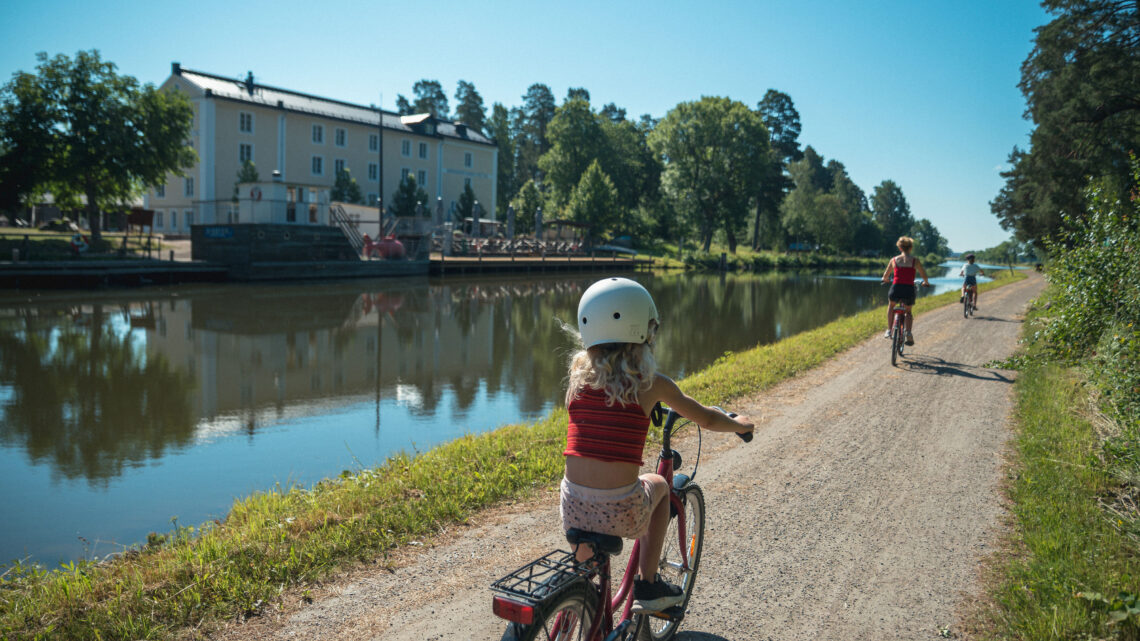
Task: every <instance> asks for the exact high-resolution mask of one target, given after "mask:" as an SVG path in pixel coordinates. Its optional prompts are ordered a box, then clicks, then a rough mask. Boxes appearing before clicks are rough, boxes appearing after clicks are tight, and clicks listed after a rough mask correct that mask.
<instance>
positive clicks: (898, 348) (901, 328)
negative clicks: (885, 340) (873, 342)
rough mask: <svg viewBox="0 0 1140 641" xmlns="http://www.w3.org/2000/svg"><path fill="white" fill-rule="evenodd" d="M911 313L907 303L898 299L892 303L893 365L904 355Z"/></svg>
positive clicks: (896, 364) (895, 365)
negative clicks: (907, 321)
mask: <svg viewBox="0 0 1140 641" xmlns="http://www.w3.org/2000/svg"><path fill="white" fill-rule="evenodd" d="M883 284H884V285H885V284H886V283H883ZM910 315H911V312H910V307H908V306H907V304H906V303H904V302H902V301H898V300H896V301H894V302H892V303H891V336H890V338H891V365H892V366H894V367H897V366H898V359H900V358H902V356H903V346H904V345H905V344H906V318H907V316H910Z"/></svg>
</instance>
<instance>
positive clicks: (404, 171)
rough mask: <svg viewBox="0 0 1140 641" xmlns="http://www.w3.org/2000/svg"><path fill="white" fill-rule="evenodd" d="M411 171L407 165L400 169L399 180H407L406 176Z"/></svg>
mask: <svg viewBox="0 0 1140 641" xmlns="http://www.w3.org/2000/svg"><path fill="white" fill-rule="evenodd" d="M411 173H412V170H411V169H408V168H407V167H404V168H403V169H401V170H400V181H401V182H403V181H405V180H407V179H408V176H409V175H410V174H411Z"/></svg>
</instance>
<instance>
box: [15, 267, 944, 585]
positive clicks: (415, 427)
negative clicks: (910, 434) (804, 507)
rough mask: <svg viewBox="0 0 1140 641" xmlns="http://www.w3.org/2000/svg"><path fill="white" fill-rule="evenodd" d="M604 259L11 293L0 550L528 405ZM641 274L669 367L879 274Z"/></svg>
mask: <svg viewBox="0 0 1140 641" xmlns="http://www.w3.org/2000/svg"><path fill="white" fill-rule="evenodd" d="M947 272H948V273H951V274H953V276H954V277H948V278H944V279H935V280H936V283H940V286H941V287H942V288H943V289H945V288H954V287H957V286H958V284H959V283H960V280H959V279H958V278H956V275H957V272H958V268H957V267H956V266H949V268H948V269H947ZM605 275H606V274H602V273H594V274H588V275H574V276H549V275H541V276H534V275H528V276H522V277H515V276H493V277H486V276H484V277H454V278H453V277H448V278H446V279H428V278H426V277H425V278H422V279H412V280H402V281H393V280H378V281H360V280H354V281H347V282H333V283H320V284H312V283H306V284H299V285H297V284H283V285H224V286H214V285H211V286H194V287H189V286H188V287H180V288H169V289H146V290H127V291H117V292H96V293H70V294H58V293H47V292H41V293H39V294H37V293H35V292H31V293H29V292H8V293H5V294H4V295H2V296H0V522H2V523H3V527H0V565H2V564H4V563H8V562H11V561H13V560H16V559H20V560H31V561H37V562H41V563H44V564H46V565H49V566H50V565H54V564H56V563H58V562H60V561H66V560H70V559H75V558H96V557H103V556H106V555H108V554H113V553H117V552H121V551H122V550H124V549H125V548H126V547H128V546H131V545H135V544H138V543H139V542H141V541H145V540H146V537H147V534H148V533H149V532H159V533H163V532H166V531H169V530H170V529H171V528H172V526H173V523H174V522H175V521H176V522H177V524H179V525H194V526H197V525H198V524H200V523H202V522H205V521H207V520H211V519H221V518H224V517H225V515H226V513H227V511H228V509H229V507H230V505H231V504H232V502H233V500H234V499H235V498H237V497H240V496H243V495H247V494H249V493H252V492H256V491H260V490H266V489H271V488H274V487H289V486H292V485H298V484H299V485H310V484H312V483H315V482H316V481H319V480H320V479H322V478H327V477H330V476H335V475H337V474H340V473H341V472H342V471H344V470H350V471H351V470H358V469H361V468H364V467H370V466H374V465H377V464H379V463H382V462H383V461H384V460H385V458H387V457H388V456H389V455H391V454H393V453H395V452H397V451H401V450H403V451H407V452H422V451H424V450H427V449H429V448H431V447H432V446H434V445H437V444H439V443H442V442H445V441H448V440H451V439H454V438H456V437H458V436H461V435H463V434H466V433H472V432H481V431H485V430H491V429H494V428H496V427H498V426H501V425H504V424H508V423H516V422H521V421H528V420H532V419H535V418H538V417H540V416H542V415H544V414H545V413H547V412H548V411H550V409H551V408H553V407H554V406H555V405H556V404H559V403H560V402H561V397H562V394H563V391H564V387H563V385H564V381H563V379H564V376H565V371H566V357H567V355H568V353H569V350H570V349H571V343H570V341H569V340H568V338H567V337H566V335H565V333H564V332H563V331H562V329H561V328H560V326H559V324H558V322H557V321H556V319H562V320H565V321H568V322H572V321H573V317H574V314H575V310H576V308H577V303H578V298H579V296H580V295H581V292H582V291H583V290H584V289H585V288H586V287H588V286H589V285H590V283H592V282H594V281H595V280H597V279H599V278H602V277H604V276H605ZM621 275H629V274H621ZM635 277H636V278H637V279H638V280H639V281H641V282H642V283H644V284H645V285H646V286H647V287H648V289H649V290H650V291H651V292H652V293H653V296H654V298H655V299H656V301H657V305H658V308H659V309H660V310H661V313H662V316H663V324H662V330H661V334H660V343H659V348H658V357H659V358H658V360H659V366H660V368H661V370H662V371H663V372H665V373H667V374H670V375H672V376H674V377H675V378H681V377H684V376H685V375H686V374H687V373H689V372H693V371H696V370H699V369H701V368H703V367H705V366H707V365H708V364H709V363H711V362H712V361H713V360H715V359H716V358H717V357H719V356H721V355H722V354H724V353H725V352H727V351H739V350H744V349H748V348H750V347H753V346H755V345H757V344H762V343H771V342H773V341H776V340H779V339H781V338H784V337H786V336H790V335H792V334H795V333H797V332H801V331H804V330H807V329H811V328H813V327H817V326H820V325H823V324H825V323H827V322H829V321H831V320H833V319H835V318H838V317H840V316H844V315H849V314H852V313H855V312H858V311H861V310H864V309H868V308H871V307H874V306H879V305H884V304H885V300H886V289H885V288H883V287H881V286H879V284H878V282H877V281H878V276H877V275H874V276H851V277H842V276H825V275H809V274H761V275H755V274H743V275H724V276H722V275H709V274H691V273H657V274H647V273H639V274H636V275H635Z"/></svg>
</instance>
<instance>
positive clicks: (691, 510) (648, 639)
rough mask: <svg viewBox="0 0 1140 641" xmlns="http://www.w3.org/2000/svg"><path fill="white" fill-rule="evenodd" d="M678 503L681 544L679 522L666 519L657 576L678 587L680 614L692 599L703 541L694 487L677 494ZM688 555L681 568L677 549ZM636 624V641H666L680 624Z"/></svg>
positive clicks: (699, 497) (699, 495) (644, 620)
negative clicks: (682, 520) (680, 533)
mask: <svg viewBox="0 0 1140 641" xmlns="http://www.w3.org/2000/svg"><path fill="white" fill-rule="evenodd" d="M681 503H682V505H683V506H684V515H685V540H684V542H682V541H681V540H680V538H679V537H678V535H677V533H678V529H679V525H680V518H679V516H678V517H673V518H671V519H669V528H668V529H667V530H665V549H664V550H663V551H662V552H661V563H660V564H658V566H657V573H658V574H659V575H660V576H661V578H662V579H665V580H666V581H668V582H670V583H672V584H674V585H678V586H680V587H681V589H682V590H684V592H685V599H684V600H683V601H681V603H680V607H681V610H682V611H684V610H685V608H687V607H688V606H689V597H691V596H693V582H694V581H695V580H696V578H697V570H698V569H700V565H701V549H702V548H703V547H704V541H705V495H704V492H702V491H701V488H700V486H699V485H697V484H696V483H692V484H690V485H689V486H688V487H686V488H685V489H684V490H682V491H681ZM682 545H684V546H685V549H686V550H687V551H688V553H687V555H688V558H689V567H688V569H685V568H684V567H683V563H682V559H681V546H682ZM639 618H640V621H638V624H637V638H638V640H639V641H666V640H667V639H672V638H673V636H674V635H675V634H677V629H678V628H679V627H680V626H681V622H680V621H673V620H671V619H661V618H658V617H655V616H653V615H641V616H640V617H639Z"/></svg>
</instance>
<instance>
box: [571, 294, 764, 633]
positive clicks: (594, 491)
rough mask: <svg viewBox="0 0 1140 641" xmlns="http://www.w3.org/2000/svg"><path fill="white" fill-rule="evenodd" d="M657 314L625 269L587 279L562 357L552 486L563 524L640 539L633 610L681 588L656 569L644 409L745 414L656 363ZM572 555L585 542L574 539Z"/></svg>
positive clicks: (661, 494) (720, 425) (724, 427)
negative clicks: (562, 437)
mask: <svg viewBox="0 0 1140 641" xmlns="http://www.w3.org/2000/svg"><path fill="white" fill-rule="evenodd" d="M659 324H660V319H659V317H658V314H657V306H656V305H655V304H654V303H653V297H652V296H650V295H649V292H648V291H646V289H645V288H644V287H642V286H641V285H639V284H638V283H636V282H634V281H632V280H629V279H627V278H607V279H605V280H601V281H598V282H596V283H594V284H593V285H591V286H590V287H589V288H587V289H586V291H585V292H584V293H583V294H582V299H581V301H580V302H579V303H578V331H577V332H574V330H573V329H572V328H571V327H568V326H567V327H566V329H567V331H568V332H571V333H575V334H577V337H578V338H579V340H580V343H581V347H582V349H580V350H579V351H577V352H576V353H574V354H573V355H572V356H571V358H570V368H569V369H570V371H569V385H568V388H567V390H566V407H567V410H568V411H569V414H570V422H569V427H568V433H567V438H566V450H565V451H564V452H563V455H564V456H565V457H566V471H565V476H564V478H563V479H562V487H561V513H562V526H563V528H564V529H570V528H579V529H582V530H587V531H590V532H599V533H602V534H611V535H614V536H620V537H623V538H628V539H640V541H641V545H640V557H639V558H638V570H639V576H638V578H637V579H636V580H635V581H634V584H633V598H634V604H633V610H632V611H633V612H634V613H637V614H642V613H646V612H660V611H662V610H664V609H666V608H668V607H670V606H672V605H676V604H677V603H680V602H681V600H682V599H683V598H684V595H683V593H682V591H681V589H680V588H679V587H677V586H675V585H672V584H671V583H668V582H666V581H664V580H661V579H660V578H659V577H658V576H657V564H658V561H659V560H660V558H661V550H662V547H663V545H664V539H665V531H666V529H667V527H668V525H669V501H668V500H667V497H668V496H669V486H668V485H667V484H666V482H665V479H664V478H663V477H662V476H661V475H659V474H641V475H640V476H639V474H638V473H639V471H640V468H641V465H642V464H643V463H644V461H643V460H642V453H643V450H644V449H645V438H646V435H647V433H648V430H649V422H650V421H649V415H650V412H651V411H652V409H653V407H654V406H655V405H656V404H657V403H658V402H662V403H665V404H666V405H668V406H669V407H671V408H673V409H674V410H676V411H677V412H678V413H679V414H681V415H682V416H684V417H685V418H688V419H689V420H691V421H693V422H694V423H697V424H699V425H700V426H701V427H703V428H705V429H709V430H713V431H717V432H751V431H752V429H753V427H754V426H753V424H752V422H751V421H750V420H749V419H748V418H746V417H743V416H737V417H736V418H735V419H733V418H729V417H728V416H726V415H724V414H722V413H721V412H718V411H716V410H715V409H713V408H710V407H706V406H705V405H702V404H701V403H699V402H697V401H696V400H694V399H693V398H691V397H689V396H688V395H686V394H685V393H683V392H682V391H681V390H680V388H678V387H677V384H676V383H674V382H673V381H672V380H671V379H669V378H668V377H666V376H664V375H662V374H659V373H658V372H657V364H656V361H655V360H654V357H653V346H654V343H655V340H656V336H657V329H658V327H659ZM577 554H578V560H579V561H585V560H586V559H588V558H589V557H590V551H589V550H585V549H581V548H579V549H578V550H577Z"/></svg>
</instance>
